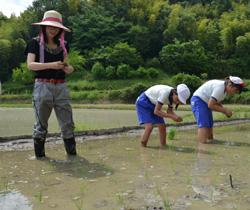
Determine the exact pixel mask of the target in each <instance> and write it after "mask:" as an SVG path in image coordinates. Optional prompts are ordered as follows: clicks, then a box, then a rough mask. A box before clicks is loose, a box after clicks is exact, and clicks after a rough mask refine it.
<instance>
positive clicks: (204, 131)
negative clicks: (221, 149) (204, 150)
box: [198, 128, 211, 144]
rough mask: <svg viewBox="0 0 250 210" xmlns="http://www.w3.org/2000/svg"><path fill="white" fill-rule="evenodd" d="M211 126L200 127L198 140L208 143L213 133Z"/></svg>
mask: <svg viewBox="0 0 250 210" xmlns="http://www.w3.org/2000/svg"><path fill="white" fill-rule="evenodd" d="M210 130H211V129H210V128H198V140H199V142H200V143H203V144H206V143H209V142H208V139H209V137H210V134H211V131H210Z"/></svg>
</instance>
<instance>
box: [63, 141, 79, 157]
mask: <svg viewBox="0 0 250 210" xmlns="http://www.w3.org/2000/svg"><path fill="white" fill-rule="evenodd" d="M63 141H64V147H65V150H66V152H67V154H68V155H76V141H75V137H72V138H69V139H63Z"/></svg>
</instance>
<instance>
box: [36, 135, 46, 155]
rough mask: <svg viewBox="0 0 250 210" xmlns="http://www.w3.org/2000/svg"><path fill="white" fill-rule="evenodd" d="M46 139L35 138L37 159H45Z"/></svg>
mask: <svg viewBox="0 0 250 210" xmlns="http://www.w3.org/2000/svg"><path fill="white" fill-rule="evenodd" d="M44 143H45V140H44V139H40V138H34V150H35V155H36V157H37V158H42V157H45V150H44Z"/></svg>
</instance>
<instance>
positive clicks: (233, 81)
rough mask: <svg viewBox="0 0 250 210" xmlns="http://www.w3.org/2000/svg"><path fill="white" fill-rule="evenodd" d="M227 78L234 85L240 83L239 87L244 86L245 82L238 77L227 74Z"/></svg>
mask: <svg viewBox="0 0 250 210" xmlns="http://www.w3.org/2000/svg"><path fill="white" fill-rule="evenodd" d="M229 79H230V81H231V82H232V83H234V84H235V85H240V86H241V87H244V86H245V83H244V82H243V80H242V79H241V78H239V77H234V76H229Z"/></svg>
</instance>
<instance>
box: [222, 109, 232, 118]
mask: <svg viewBox="0 0 250 210" xmlns="http://www.w3.org/2000/svg"><path fill="white" fill-rule="evenodd" d="M224 114H225V115H226V116H227V117H231V116H232V114H233V112H232V111H231V110H229V109H225V112H224Z"/></svg>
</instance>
